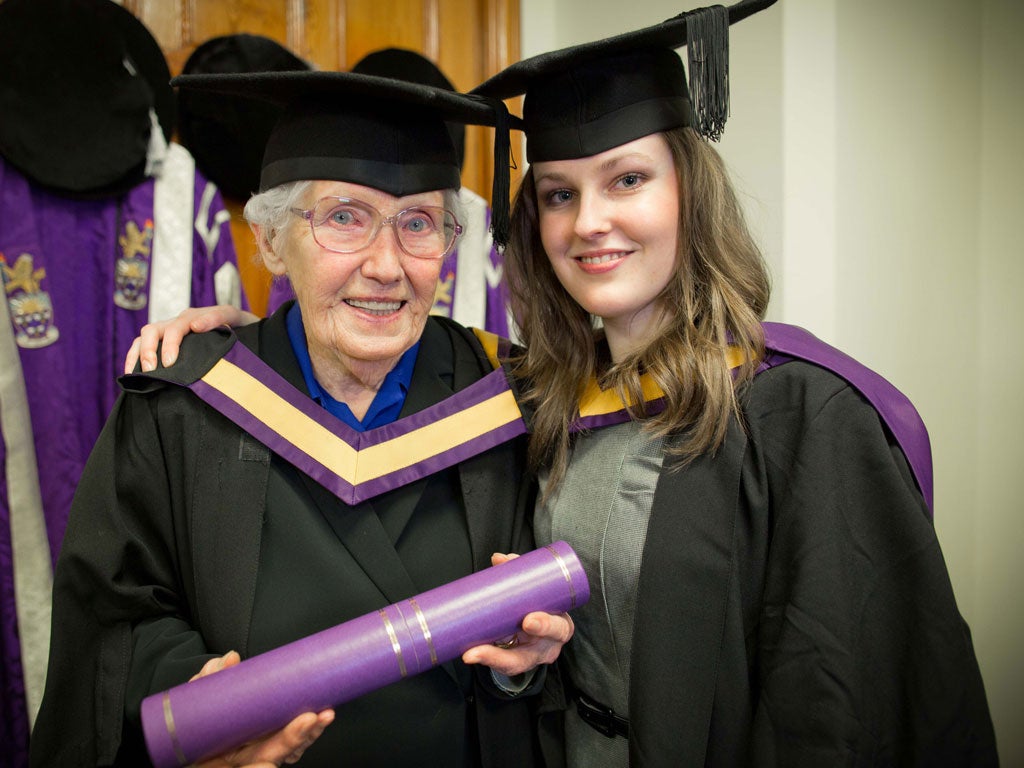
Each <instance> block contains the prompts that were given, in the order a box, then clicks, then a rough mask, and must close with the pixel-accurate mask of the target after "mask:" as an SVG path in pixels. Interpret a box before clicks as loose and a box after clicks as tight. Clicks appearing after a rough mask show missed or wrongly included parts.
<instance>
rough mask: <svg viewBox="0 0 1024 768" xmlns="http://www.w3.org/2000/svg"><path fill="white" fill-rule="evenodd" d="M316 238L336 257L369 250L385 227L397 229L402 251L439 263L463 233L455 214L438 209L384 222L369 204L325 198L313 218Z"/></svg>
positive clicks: (408, 212)
mask: <svg viewBox="0 0 1024 768" xmlns="http://www.w3.org/2000/svg"><path fill="white" fill-rule="evenodd" d="M310 223H311V224H312V226H313V238H314V239H315V240H316V242H317V243H318V244H319V245H320V246H321V247H322V248H326V249H327V250H329V251H334V252H335V253H355V252H356V251H359V250H362V249H363V248H365V247H366V246H368V245H369V244H370V243H371V242H373V239H374V238H375V237H376V236H377V233H378V232H379V231H380V227H381V224H382V223H390V224H393V225H394V229H395V234H396V235H397V236H398V242H399V244H400V245H401V246H402V250H404V251H405V252H406V253H408V254H410V255H411V256H415V257H417V258H420V259H440V258H442V257H443V256H444V255H445V254H446V253H448V250H449V249H450V248H451V247H452V245H453V244H454V243H455V238H456V237H457V236H458V234H459V232H460V229H459V224H458V222H457V221H456V220H455V214H453V213H452V212H451V211H449V210H446V209H445V208H440V207H437V206H430V205H426V206H419V207H417V208H407V209H406V210H404V211H402V212H401V213H398V214H396V215H395V216H394V217H389V218H387V219H384V218H382V217H381V214H380V211H378V210H377V209H376V208H374V207H373V206H372V205H370V204H369V203H364V202H362V201H360V200H352V199H350V198H346V197H324V198H321V199H320V200H318V201H317V203H316V205H315V206H314V207H313V215H312V217H311V218H310Z"/></svg>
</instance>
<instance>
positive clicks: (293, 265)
mask: <svg viewBox="0 0 1024 768" xmlns="http://www.w3.org/2000/svg"><path fill="white" fill-rule="evenodd" d="M323 197H346V198H354V199H357V200H361V201H363V202H364V203H369V204H370V205H371V206H373V207H375V208H376V209H377V210H378V211H380V213H381V214H382V215H383V216H385V217H386V216H391V215H393V214H395V213H398V212H399V211H402V210H405V209H407V208H409V207H411V206H417V205H430V206H443V205H444V193H443V192H441V191H437V192H425V193H422V194H416V195H409V196H407V197H394V196H392V195H389V194H387V193H386V192H381V191H380V190H376V189H373V188H371V187H364V186H361V185H359V184H349V183H346V182H340V181H317V182H314V183H313V184H312V185H311V186H310V189H309V190H308V192H307V193H306V197H305V198H304V199H303V200H302V202H301V205H302V207H303V208H305V209H309V208H312V207H313V206H314V205H315V204H316V202H317V201H318V200H319V199H321V198H323ZM285 242H286V243H287V245H286V246H285V249H284V251H283V252H281V253H280V256H281V258H282V259H283V260H284V265H285V269H286V270H287V274H288V278H289V280H290V281H291V283H292V287H293V288H294V290H295V295H296V298H297V299H298V301H299V305H300V307H301V308H302V320H303V323H304V325H305V328H306V338H307V340H308V343H309V348H310V353H311V354H312V355H314V356H315V355H317V354H319V355H325V356H328V357H337V356H340V357H341V359H342V361H343V362H346V363H354V362H373V363H379V362H387V361H390V360H394V361H395V362H397V360H398V358H399V357H400V356H401V355H402V354H403V353H404V352H405V351H406V350H407V349H409V348H410V347H412V345H413V344H415V343H416V342H417V341H419V338H420V335H421V334H422V333H423V327H424V325H425V324H426V322H427V316H428V315H429V313H430V308H431V306H432V305H433V303H434V290H435V288H436V287H437V280H438V276H439V274H440V271H441V265H442V263H443V259H436V260H432V259H421V258H416V257H413V256H410V255H408V254H407V253H405V252H404V251H403V250H402V249H401V247H399V244H398V242H397V240H396V238H395V231H394V229H393V228H392V227H390V226H384V227H382V229H381V231H380V232H379V233H378V234H377V237H376V238H375V239H374V240H373V241H372V242H371V243H370V245H368V246H366V247H365V248H363V249H362V250H360V251H357V252H356V253H334V252H332V251H329V250H326V249H325V248H322V247H321V246H319V245H318V244H317V243H316V241H315V240H314V239H313V233H312V230H311V228H310V225H309V222H308V221H306V220H303V219H302V218H299V217H298V216H296V217H295V218H294V223H293V224H292V225H291V228H290V229H289V230H288V232H287V233H286V241H285ZM279 250H280V249H279Z"/></svg>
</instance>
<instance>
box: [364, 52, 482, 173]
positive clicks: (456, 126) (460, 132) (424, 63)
mask: <svg viewBox="0 0 1024 768" xmlns="http://www.w3.org/2000/svg"><path fill="white" fill-rule="evenodd" d="M352 71H353V72H355V73H356V74H359V75H376V76H377V77H390V78H392V79H393V80H405V81H406V82H409V83H421V84H422V85H432V86H434V87H435V88H443V89H445V90H446V91H454V90H455V86H454V85H452V82H451V80H449V79H448V77H447V76H446V75H445V74H444V72H442V71H441V69H440V68H439V67H438V66H437V65H436V64H435V63H434V62H432V61H431V60H430V59H428V58H427V57H426V56H424V55H423V54H421V53H417V52H416V51H410V50H408V49H407V48H381V49H380V50H379V51H373V52H371V53H368V54H366V55H365V56H363V58H361V59H360V60H359V61H357V62H356V63H355V64H353V65H352ZM448 133H450V134H451V137H452V142H453V143H454V144H455V151H456V153H457V154H458V156H459V165H460V166H461V165H462V163H463V161H464V159H465V154H466V128H465V126H464V125H463V124H462V123H457V122H455V123H449V124H448Z"/></svg>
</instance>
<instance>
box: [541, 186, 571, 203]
mask: <svg viewBox="0 0 1024 768" xmlns="http://www.w3.org/2000/svg"><path fill="white" fill-rule="evenodd" d="M572 199H573V193H572V192H571V191H570V190H568V189H556V190H555V191H554V192H549V193H548V194H547V195H545V197H544V202H545V203H546V204H547V205H564V204H565V203H569V202H571V201H572Z"/></svg>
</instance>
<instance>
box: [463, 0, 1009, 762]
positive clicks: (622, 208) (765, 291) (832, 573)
mask: <svg viewBox="0 0 1024 768" xmlns="http://www.w3.org/2000/svg"><path fill="white" fill-rule="evenodd" d="M770 4H771V2H770V0H769V1H768V2H764V1H762V2H743V3H739V4H737V5H736V6H733V7H731V8H728V9H725V8H722V7H718V8H709V9H702V10H701V11H696V12H693V13H691V14H682V15H681V17H680V18H677V19H673V20H669V21H667V22H665V23H663V24H660V25H657V26H655V27H651V28H648V29H645V30H640V31H637V32H633V33H627V34H624V35H620V36H618V37H615V38H609V39H607V40H602V41H598V42H595V43H590V44H587V45H583V46H578V47H574V48H569V49H564V50H561V51H556V52H553V53H548V54H543V55H541V56H537V57H534V58H532V59H528V60H525V61H522V62H519V63H517V64H515V65H513V66H511V67H510V68H508V69H507V70H505V71H504V72H502V73H499V74H498V75H496V76H495V77H494V78H492V79H491V80H489V81H488V82H487V83H484V84H483V85H482V86H480V87H479V88H477V89H476V90H475V93H480V94H485V95H488V96H492V97H493V96H496V97H499V98H509V97H512V96H517V95H521V94H522V95H525V100H524V103H523V120H524V130H525V132H526V138H527V158H528V160H529V161H530V167H529V169H528V170H527V172H526V174H525V176H524V180H523V184H522V186H521V188H520V190H519V193H518V195H517V198H516V201H515V205H514V208H513V213H512V227H511V232H512V236H511V239H510V242H509V245H508V248H507V249H506V251H505V264H506V276H507V279H508V281H509V286H510V290H511V301H512V313H513V315H514V316H515V317H516V318H518V319H519V321H520V323H521V329H520V332H521V339H522V341H523V344H524V347H525V351H524V352H523V353H522V355H521V356H520V357H519V358H518V360H517V367H516V370H517V373H518V374H519V376H520V377H521V379H522V380H523V381H524V382H528V384H526V385H525V386H524V387H523V405H524V407H525V409H526V410H527V411H532V415H531V425H532V433H531V447H530V451H531V458H532V460H533V463H534V466H535V467H538V468H541V480H542V497H541V500H540V503H539V505H538V507H537V510H536V512H535V516H534V525H535V534H536V536H537V537H538V541H539V542H544V541H550V540H556V539H563V538H564V539H566V540H567V541H569V542H570V543H571V544H572V546H573V547H574V548H575V550H576V551H577V553H578V554H579V555H580V557H581V559H582V561H583V563H584V565H585V567H586V570H587V573H588V574H589V575H590V580H591V590H592V592H591V595H592V597H591V600H590V601H589V603H588V604H587V605H586V606H583V607H581V608H580V609H578V610H577V611H575V612H574V613H573V617H574V620H575V622H576V634H575V636H574V639H573V641H572V643H571V644H570V645H569V646H567V647H566V649H565V653H564V654H563V656H562V661H561V662H560V664H561V665H562V671H563V675H562V679H563V681H564V687H563V688H562V689H561V690H556V691H553V694H554V695H553V696H552V700H553V701H554V702H560V701H565V702H567V704H568V706H567V708H565V709H564V710H563V709H560V708H557V707H556V708H555V709H554V712H553V714H552V716H550V717H549V718H548V719H549V721H550V722H549V724H550V725H551V726H552V727H551V731H553V732H557V731H558V730H559V728H563V729H564V733H563V734H562V739H555V740H553V745H554V749H553V750H552V752H554V753H556V757H557V758H560V757H561V748H560V744H559V742H560V741H562V740H563V739H564V745H565V753H564V755H565V758H566V760H567V762H568V764H569V765H571V766H586V765H605V766H625V765H627V764H628V765H634V766H636V765H643V766H650V765H715V766H719V765H730V766H731V765H840V764H842V765H853V764H855V765H897V764H898V765H911V764H913V765H958V766H963V765H989V764H995V763H996V760H997V758H996V752H995V745H994V736H993V731H992V725H991V720H990V717H989V713H988V708H987V703H986V700H985V694H984V689H983V686H982V681H981V677H980V673H979V670H978V665H977V662H976V659H975V656H974V652H973V648H972V645H971V641H970V635H969V632H968V629H967V627H966V625H965V623H964V621H963V620H962V618H961V617H960V615H959V613H958V611H957V608H956V603H955V601H954V598H953V593H952V588H951V585H950V582H949V579H948V576H947V573H946V569H945V565H944V562H943V558H942V554H941V551H940V549H939V544H938V541H937V539H936V536H935V531H934V529H933V526H932V523H931V516H930V510H929V504H930V497H931V488H930V482H931V479H930V454H929V453H928V450H927V435H926V433H925V432H924V429H923V425H921V424H920V422H919V420H918V419H917V417H916V412H915V411H913V408H912V406H910V404H909V403H908V402H906V400H905V398H903V397H902V396H901V395H900V394H899V393H898V392H896V391H895V390H894V389H892V388H891V386H890V385H888V384H887V383H886V382H884V381H883V380H881V379H880V378H879V377H877V375H875V374H873V373H872V372H871V371H868V370H867V369H865V368H863V367H862V366H860V365H858V364H857V363H855V362H854V361H852V360H850V359H849V358H846V357H845V356H844V355H842V354H841V353H839V352H838V351H837V350H833V349H831V348H829V347H827V346H825V345H824V344H822V343H820V342H818V341H817V340H816V339H814V338H813V337H811V336H810V335H809V334H806V333H805V332H803V331H801V330H799V329H795V328H792V327H787V326H780V325H777V324H770V323H762V320H763V317H764V313H765V310H766V307H767V305H768V298H769V279H768V274H767V270H766V267H765V264H764V262H763V260H762V257H761V254H760V252H759V250H758V248H757V246H756V245H755V243H754V242H753V240H752V238H751V236H750V234H749V232H748V230H747V228H746V226H745V224H744V222H743V218H742V215H741V211H740V208H739V206H738V204H737V201H736V197H735V195H734V193H733V190H732V187H731V185H730V182H729V180H728V178H727V175H726V172H725V169H724V167H723V163H722V161H721V159H720V157H719V155H718V154H717V152H716V151H715V150H714V149H713V148H712V146H711V145H710V144H709V143H708V142H707V141H706V140H705V139H706V137H714V136H716V135H717V133H718V132H719V131H720V130H721V127H722V124H723V123H724V119H725V115H726V110H727V104H726V102H725V99H724V98H722V95H723V89H724V83H722V82H721V81H720V80H718V79H717V78H716V76H715V74H714V73H715V72H716V71H717V72H722V71H725V67H724V53H723V52H722V45H721V42H722V41H723V40H724V39H725V38H726V37H727V35H728V25H729V24H730V23H734V22H735V21H738V20H740V19H742V18H745V17H746V16H747V15H749V14H750V13H753V12H754V11H756V10H760V9H761V8H763V7H765V6H767V5H770ZM684 44H686V45H687V49H688V52H689V54H690V72H689V77H690V83H691V88H690V89H689V92H688V89H687V87H686V82H685V73H684V71H683V65H682V62H681V60H680V58H679V56H678V55H676V54H675V53H674V51H673V50H672V49H674V48H677V47H680V46H682V45H684ZM691 95H692V98H691ZM605 401H613V402H615V403H616V404H615V405H612V406H610V407H609V406H605V405H604V404H603V403H604V402H605ZM624 404H628V407H626V406H625V405H624ZM616 409H621V410H618V412H617V413H616V412H615V411H616ZM908 416H909V418H905V417H908Z"/></svg>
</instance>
